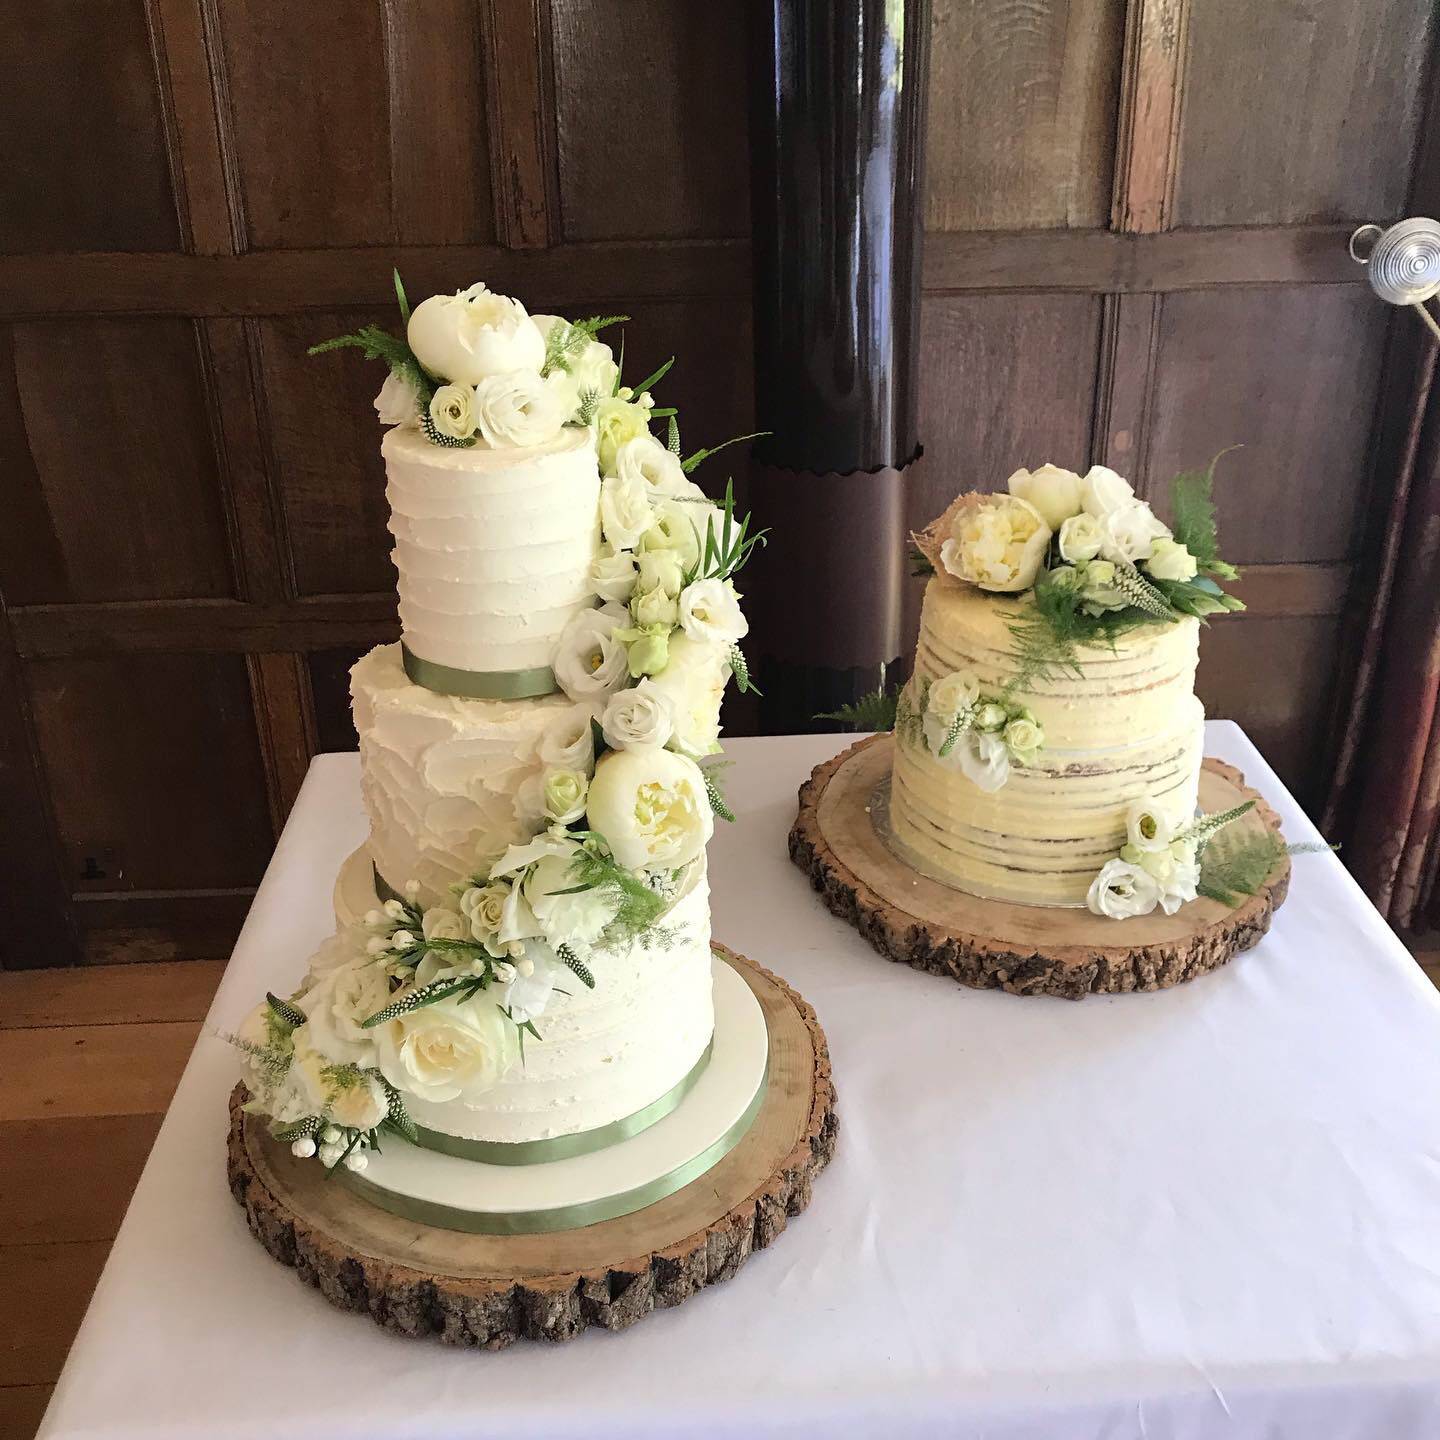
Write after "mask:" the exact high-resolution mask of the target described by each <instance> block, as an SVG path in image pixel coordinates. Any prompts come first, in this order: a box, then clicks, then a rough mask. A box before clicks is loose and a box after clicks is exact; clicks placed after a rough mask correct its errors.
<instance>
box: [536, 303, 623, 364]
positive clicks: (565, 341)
mask: <svg viewBox="0 0 1440 1440" xmlns="http://www.w3.org/2000/svg"><path fill="white" fill-rule="evenodd" d="M629 318H630V317H629V316H628V315H592V316H591V317H590V318H589V319H588V320H572V321H571V322H570V323H569V324H568V325H552V326H551V327H550V332H549V334H547V335H546V336H545V360H544V362H543V363H542V364H541V366H540V375H541V378H542V379H543V378H544V377H545V376H547V375H549V374H551V373H552V372H553V371H555V370H563V371H564V372H565V373H566V374H567V375H568V374H569V373H570V362H571V361H572V360H574V359H575V358H576V357H577V356H578V355H579V354H580V352H581V351H582V350H584V348H585V347H586V346H587V345H588V344H589V343H590V342H591V341H592V340H593V339H594V338H595V337H596V335H598V334H599V333H600V331H602V330H603V329H605V327H606V326H607V325H619V324H621V323H622V322H624V321H626V320H628V319H629ZM622 356H623V352H622Z"/></svg>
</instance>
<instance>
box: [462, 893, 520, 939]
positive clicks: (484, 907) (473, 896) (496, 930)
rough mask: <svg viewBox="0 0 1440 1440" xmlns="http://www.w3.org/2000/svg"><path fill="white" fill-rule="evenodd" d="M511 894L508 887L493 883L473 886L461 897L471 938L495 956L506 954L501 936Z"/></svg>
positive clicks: (463, 914) (463, 912) (464, 916)
mask: <svg viewBox="0 0 1440 1440" xmlns="http://www.w3.org/2000/svg"><path fill="white" fill-rule="evenodd" d="M509 894H510V887H509V886H508V885H497V884H495V883H494V882H491V883H490V884H489V885H472V886H470V888H469V889H468V890H466V891H464V892H463V893H462V894H461V896H460V914H461V916H462V917H463V918H464V919H465V920H466V921H467V922H468V924H469V927H470V938H471V939H472V940H478V941H479V942H480V943H481V944H482V945H483V946H484V947H485V948H486V949H487V950H488V951H490V953H491V954H492V955H495V956H499V955H501V954H502V953H503V952H504V947H503V946H502V945H501V944H500V941H499V935H500V926H501V925H502V924H503V923H504V919H505V901H506V899H507V898H508V896H509ZM462 938H463V937H462Z"/></svg>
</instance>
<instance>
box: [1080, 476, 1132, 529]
mask: <svg viewBox="0 0 1440 1440" xmlns="http://www.w3.org/2000/svg"><path fill="white" fill-rule="evenodd" d="M1134 498H1135V491H1134V490H1133V489H1132V488H1131V486H1130V482H1129V481H1128V480H1127V479H1125V477H1124V476H1123V475H1117V474H1116V473H1115V472H1114V471H1113V470H1111V469H1110V468H1109V466H1107V465H1092V466H1091V467H1090V468H1089V469H1088V470H1087V471H1086V472H1085V478H1084V479H1083V480H1081V482H1080V505H1081V508H1082V509H1083V510H1084V511H1085V513H1086V514H1087V515H1093V516H1094V517H1095V518H1096V519H1097V520H1103V519H1104V518H1105V517H1106V516H1107V515H1108V514H1109V513H1110V512H1111V511H1112V510H1117V509H1119V507H1120V506H1122V505H1128V504H1129V503H1130V502H1131V501H1132V500H1134Z"/></svg>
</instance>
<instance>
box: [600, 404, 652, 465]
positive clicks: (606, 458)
mask: <svg viewBox="0 0 1440 1440" xmlns="http://www.w3.org/2000/svg"><path fill="white" fill-rule="evenodd" d="M649 434H650V411H649V410H648V409H647V408H646V407H645V406H643V405H637V404H635V403H634V402H633V401H630V400H622V399H621V398H620V397H619V396H618V395H613V396H607V397H606V398H604V399H602V400H601V401H600V403H599V405H597V406H596V407H595V451H596V454H597V455H598V457H599V460H600V473H601V474H602V475H616V474H618V473H619V471H618V469H617V465H618V462H619V458H620V447H621V446H622V445H624V444H625V442H626V441H627V440H634V439H635V438H636V437H637V436H640V435H649ZM647 488H648V487H647Z"/></svg>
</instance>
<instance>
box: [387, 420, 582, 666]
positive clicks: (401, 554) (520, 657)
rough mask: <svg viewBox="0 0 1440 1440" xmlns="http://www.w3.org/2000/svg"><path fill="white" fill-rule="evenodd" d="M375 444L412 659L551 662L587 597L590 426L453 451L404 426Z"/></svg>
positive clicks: (471, 663)
mask: <svg viewBox="0 0 1440 1440" xmlns="http://www.w3.org/2000/svg"><path fill="white" fill-rule="evenodd" d="M381 452H382V454H383V455H384V457H385V471H386V477H387V482H388V483H387V486H386V494H387V496H388V498H389V501H390V509H391V518H390V531H391V533H392V534H393V535H394V537H395V549H394V552H393V559H394V562H395V568H396V570H397V571H398V572H399V590H400V622H401V627H402V633H403V638H404V642H405V646H406V648H407V649H408V650H409V651H410V653H411V655H413V656H416V657H418V658H419V659H421V660H426V661H429V662H431V663H432V664H435V665H443V666H448V667H450V668H452V669H456V670H465V671H479V672H512V671H525V670H530V669H534V668H538V667H545V666H548V665H550V664H551V662H552V661H553V659H554V655H555V647H556V642H557V640H558V638H559V635H560V632H561V631H562V630H563V629H564V628H565V625H566V623H567V622H568V621H569V620H570V618H571V617H572V616H573V615H574V614H575V613H576V612H577V611H580V610H583V609H585V608H587V607H588V606H590V605H593V604H594V603H595V596H594V592H593V589H592V587H591V579H590V569H591V565H592V564H593V562H594V560H595V557H596V555H597V554H598V553H599V548H600V518H599V507H600V474H599V468H598V465H597V463H596V458H595V440H594V436H593V433H592V432H591V431H590V430H589V429H588V428H586V427H567V428H565V429H563V430H561V431H560V433H559V434H558V435H556V436H555V438H554V439H553V440H550V441H548V442H546V443H545V444H542V445H535V446H530V447H527V448H524V449H487V448H485V447H482V446H473V447H470V448H465V449H462V448H458V447H456V448H451V447H444V446H439V445H434V444H432V443H430V441H428V440H427V439H426V438H425V436H424V435H423V434H422V433H421V432H420V431H418V430H415V429H410V428H404V427H402V428H397V429H393V430H390V431H388V432H387V433H386V435H385V439H384V442H383V444H382V446H381Z"/></svg>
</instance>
